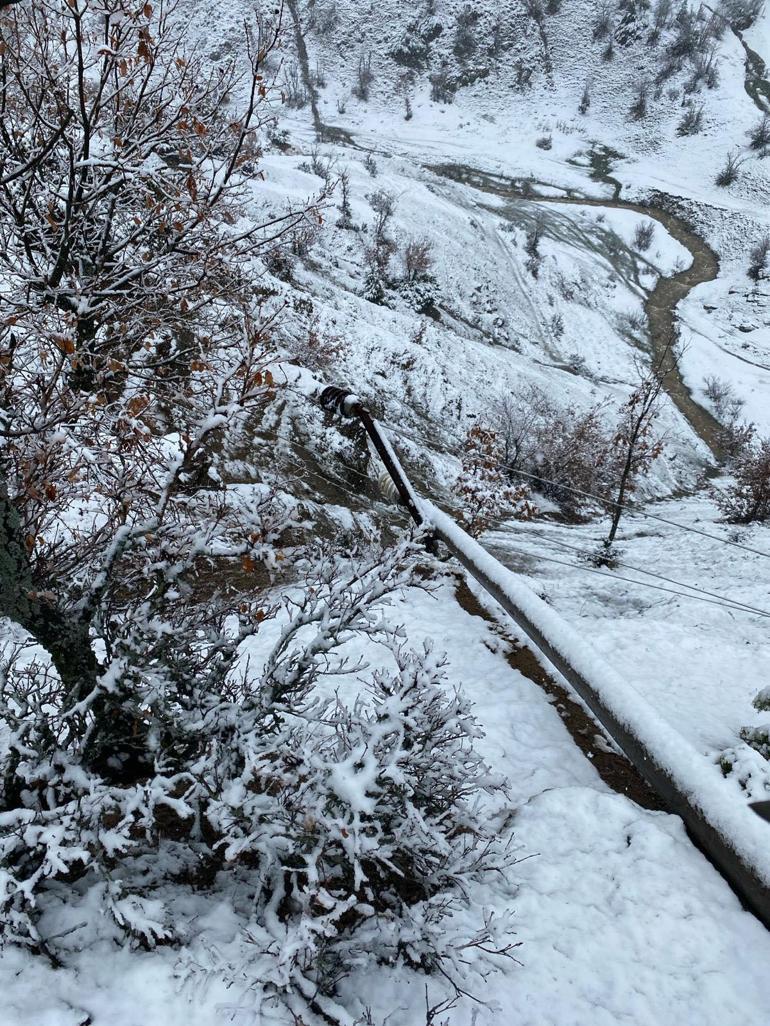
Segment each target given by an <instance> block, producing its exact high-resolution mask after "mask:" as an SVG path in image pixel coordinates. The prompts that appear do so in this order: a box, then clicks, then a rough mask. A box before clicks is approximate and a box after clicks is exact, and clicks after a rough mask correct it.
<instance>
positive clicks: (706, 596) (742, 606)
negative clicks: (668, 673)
mask: <svg viewBox="0 0 770 1026" xmlns="http://www.w3.org/2000/svg"><path fill="white" fill-rule="evenodd" d="M263 437H268V436H263ZM269 437H271V438H273V439H275V440H283V436H281V435H278V434H277V433H273V432H271V433H270V435H269ZM286 441H287V442H288V444H289V445H291V446H293V447H294V448H295V449H299V450H300V451H302V452H305V453H307V454H308V455H309V456H312V457H313V459H314V460H315V461H316V462H317V461H318V454H317V453H315V452H313V450H312V449H309V448H308V447H307V446H304V445H302V444H301V443H300V442H296V441H294V440H289V439H286ZM346 469H347V470H348V472H349V473H351V474H355V475H356V477H359V478H362V479H363V480H364V481H366V483H367V484H369V485H374V484H376V482H374V481H373V480H372V478H371V477H370V476H369V475H368V474H364V473H363V472H362V471H360V470H356V469H355V468H353V467H347V468H346ZM311 472H312V473H314V474H316V475H317V476H318V477H320V478H321V479H322V480H324V481H327V482H328V483H329V484H332V485H334V486H335V487H336V488H339V489H340V490H341V491H343V492H345V493H347V494H348V495H351V496H352V497H353V498H355V499H357V500H358V501H359V502H360V501H361V498H362V496H361V495H360V493H357V492H354V491H353V490H352V489H351V488H349V487H347V485H345V484H343V483H342V482H341V481H340V480H339V479H338V478H332V477H329V476H328V475H327V474H324V473H323V472H321V471H319V470H317V469H314V470H312V471H311ZM549 540H550V541H551V542H552V543H553V544H556V545H558V546H560V547H562V548H564V549H569V550H571V551H574V552H577V553H580V554H582V555H591V554H592V553H590V552H589V551H588V550H586V549H581V548H578V547H577V546H574V545H569V544H568V543H566V542H561V541H560V540H558V539H549ZM506 547H508V548H511V549H512V550H513V551H518V552H519V553H521V554H522V555H528V556H532V555H533V553H532V552H528V551H526V550H524V549H520V548H518V549H517V548H516V547H515V545H510V544H509V543H508V542H506ZM534 555H535V557H536V558H538V559H543V560H545V561H547V562H557V563H559V564H560V565H562V566H568V567H572V568H573V569H576V570H583V571H586V572H589V573H595V574H598V575H599V576H602V577H608V578H609V579H610V580H613V581H623V582H626V583H629V584H635V585H636V586H637V587H640V588H650V589H653V590H655V591H663V592H667V593H669V594H672V595H677V596H679V597H680V598H692V599H695V600H696V601H700V602H708V603H709V604H711V605H718V606H721V607H722V608H723V609H732V610H735V611H736V612H744V613H752V614H754V615H756V616H765V617H770V611H768V610H765V609H761V608H759V607H757V606H751V605H749V604H748V603H744V602H739V601H738V600H736V599H731V598H730V597H729V596H728V595H720V594H718V593H717V592H711V591H707V590H705V589H703V588H699V587H698V586H697V585H693V584H687V583H685V582H684V581H678V580H675V579H674V578H671V577H666V576H665V575H663V574H657V573H655V572H654V571H652V570H645V569H643V568H642V567H638V566H634V565H633V564H631V563H625V562H619V563H618V565H619V566H622V567H624V569H626V570H632V571H634V573H639V574H643V575H646V576H648V577H654V578H655V579H657V580H660V581H665V582H666V583H667V584H673V585H675V586H676V587H677V588H687V589H689V592H693V593H694V594H689V593H688V592H686V591H685V592H682V591H675V590H673V589H672V588H665V587H662V586H661V585H654V584H648V583H647V582H646V581H636V580H634V579H633V578H632V577H624V576H623V575H621V574H614V573H609V572H607V571H603V570H598V569H595V568H593V567H586V566H583V565H581V564H579V563H567V562H564V561H560V560H554V559H553V558H552V557H549V556H544V555H541V554H540V553H535V554H534Z"/></svg>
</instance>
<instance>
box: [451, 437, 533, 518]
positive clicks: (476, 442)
mask: <svg viewBox="0 0 770 1026" xmlns="http://www.w3.org/2000/svg"><path fill="white" fill-rule="evenodd" d="M502 463H503V449H502V443H501V442H500V440H499V438H498V435H497V433H496V432H495V431H493V430H491V429H490V428H485V427H481V425H478V424H476V425H474V426H473V427H472V428H471V429H470V431H469V432H468V434H467V436H466V439H465V446H464V448H463V455H462V470H461V472H460V475H459V476H458V478H457V480H456V481H455V483H454V485H453V486H452V491H453V492H454V494H455V495H456V496H457V497H458V499H459V500H460V503H461V512H460V520H461V523H462V525H463V527H464V528H465V530H466V531H467V532H468V533H469V534H470V535H471V536H472V537H473V538H478V537H479V536H480V535H481V534H483V533H484V531H486V530H487V528H488V527H490V526H491V525H492V523H493V522H494V521H495V520H496V519H497V518H499V517H501V516H504V515H509V516H510V515H513V516H518V517H520V518H527V517H530V516H532V515H533V514H534V512H535V507H534V505H533V504H532V503H531V502H530V501H529V495H530V490H529V487H528V486H527V485H526V484H517V485H512V484H510V483H509V482H508V480H507V478H506V473H505V470H504V468H503V467H501V464H502Z"/></svg>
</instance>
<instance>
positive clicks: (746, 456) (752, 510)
mask: <svg viewBox="0 0 770 1026" xmlns="http://www.w3.org/2000/svg"><path fill="white" fill-rule="evenodd" d="M730 469H731V472H732V476H733V481H732V483H731V484H729V485H727V486H725V487H722V488H718V489H715V490H714V493H713V494H714V498H715V500H716V503H717V505H718V506H719V508H720V510H721V511H722V513H723V514H724V516H725V519H726V520H728V521H729V522H730V523H733V524H751V523H754V522H756V521H765V520H767V519H768V518H769V517H770V438H758V437H757V436H756V434H755V433H754V431H753V430H752V429H749V430H748V433H747V436H746V438H745V444H744V445H743V447H742V449H741V451H740V452H739V453H738V455H737V456H736V457H735V459H734V461H733V463H732V465H731V468H730Z"/></svg>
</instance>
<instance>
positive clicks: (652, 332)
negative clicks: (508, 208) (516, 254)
mask: <svg viewBox="0 0 770 1026" xmlns="http://www.w3.org/2000/svg"><path fill="white" fill-rule="evenodd" d="M610 156H611V154H610V153H609V151H601V150H598V151H597V150H595V151H594V152H593V153H592V158H593V159H592V166H593V174H592V178H593V179H594V180H595V181H601V182H603V183H604V184H607V185H610V186H611V187H612V189H613V196H612V197H611V198H601V199H596V198H589V197H585V196H583V195H580V194H578V193H577V191H576V190H571V189H565V190H564V192H563V195H557V196H554V195H545V194H544V193H540V192H538V186H544V187H547V188H549V189H551V190H552V189H553V186H552V185H551V184H550V183H545V182H533V181H532V180H529V179H526V180H522V179H510V178H505V177H503V176H502V175H495V174H491V173H487V172H483V171H478V170H476V169H474V168H471V167H468V166H466V165H463V164H448V163H447V164H434V165H429V166H428V170H430V171H433V172H434V173H435V174H438V175H441V176H443V177H445V178H449V179H451V180H452V181H456V182H460V183H462V184H464V185H470V186H472V187H473V188H475V189H479V190H480V191H482V192H487V193H490V194H493V195H495V196H501V197H503V198H505V199H507V200H509V201H510V202H511V203H512V204H513V203H515V204H521V203H536V204H542V203H553V204H558V205H565V204H576V205H580V206H585V207H599V208H605V209H613V208H614V209H617V210H632V211H634V212H636V213H639V214H644V215H645V216H646V217H649V218H651V219H653V220H655V221H657V222H658V223H659V224H661V225H662V226H663V228H664V229H665V230H666V231H667V232H668V233H669V235H671V236H672V238H674V239H676V241H677V242H679V243H680V244H681V245H682V246H684V247H685V249H687V250H688V251H689V253H690V255H691V256H692V264H691V265H690V267H688V268H687V269H686V270H684V271H677V272H676V273H674V274H671V275H659V276H658V279H657V283H656V285H655V287H654V288H653V289H652V291H650V292H649V293H648V295H647V297H646V299H645V302H644V309H645V313H646V315H647V321H648V326H649V337H650V357H651V359H652V361H653V363H657V362H658V361H660V360H662V359H664V358H665V357H666V354H667V352H668V353H670V352H671V350H672V347H673V346H674V345H675V344H676V342H677V341H678V339H679V326H678V319H677V314H676V308H677V306H678V305H679V303H680V302H681V301H682V300H683V299H684V298H685V297H686V296H687V295H688V294H689V293H690V292H691V291H692V290H693V289H694V288H695V287H696V286H698V285H701V284H703V283H704V282H709V281H714V279H715V278H716V276H717V273H718V271H719V260H718V259H717V255H716V253H714V251H713V250H712V249H711V248H710V247H709V246H708V245H707V244H706V243H705V242H704V240H703V239H702V238H701V237H700V236H699V235H697V234H696V232H695V231H694V230H693V229H692V228H691V227H690V225H688V224H687V222H686V221H684V220H683V219H682V218H681V217H679V216H677V215H676V214H673V213H671V212H670V211H669V210H666V209H665V208H664V207H663V206H657V205H654V204H652V203H634V202H631V201H630V200H622V199H620V191H621V187H622V186H621V183H620V182H619V181H618V180H617V179H615V178H612V177H611V175H610V174H609V161H610ZM666 200H667V197H665V196H660V197H658V202H659V203H665V202H666ZM663 385H664V388H665V390H666V392H667V394H668V395H669V396H670V397H671V400H672V402H673V403H674V405H675V406H676V408H677V409H678V410H679V411H680V413H681V414H682V416H683V417H684V418H685V419H686V421H687V422H688V424H689V425H690V427H691V428H692V430H693V431H694V432H695V434H696V435H698V437H699V438H700V439H701V440H702V441H703V442H704V443H705V444H706V445H707V446H708V448H709V449H710V450H711V453H712V454H713V456H714V458H715V459H716V460H717V461H718V462H719V461H721V459H722V457H723V450H722V446H721V444H720V437H721V434H722V427H721V425H720V424H719V422H718V421H717V420H716V418H715V417H713V416H712V414H711V413H709V411H708V410H706V409H704V407H702V406H701V405H700V404H699V403H698V402H696V400H695V399H694V398H693V396H692V394H691V393H690V391H689V389H688V388H687V386H686V385H685V383H684V380H683V378H682V374H681V371H680V368H679V366H678V365H677V364H676V362H673V365H672V367H671V369H670V370H669V371H668V372H667V374H666V376H665V378H664V380H663Z"/></svg>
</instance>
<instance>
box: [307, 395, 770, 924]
mask: <svg viewBox="0 0 770 1026" xmlns="http://www.w3.org/2000/svg"><path fill="white" fill-rule="evenodd" d="M321 401H322V402H323V404H324V405H325V406H327V407H328V408H331V409H336V410H338V411H339V412H340V413H341V414H342V415H343V416H346V417H357V418H358V419H359V420H360V421H361V423H362V424H363V426H364V428H365V430H366V432H367V434H368V435H369V437H370V438H371V440H372V443H373V444H374V446H375V448H376V450H377V452H378V453H379V455H380V457H381V459H382V461H383V463H384V465H385V467H386V468H387V470H388V473H389V474H390V475H391V477H392V478H393V483H394V484H395V486H396V488H397V490H398V494H399V496H400V498H401V501H402V503H403V504H404V506H406V508H407V509H408V510H409V513H410V514H411V516H412V519H413V520H414V521H415V523H416V524H418V525H426V524H427V525H429V526H430V527H431V528H432V532H433V537H434V538H438V539H439V540H440V541H442V542H443V543H444V545H446V547H447V549H448V550H449V552H451V554H452V555H453V556H454V557H455V559H457V561H458V562H459V563H461V564H462V566H463V567H465V569H466V570H467V572H468V573H469V574H470V575H471V576H472V577H473V578H474V580H476V581H478V583H479V584H480V585H481V586H482V588H484V590H485V591H486V592H487V593H488V594H489V595H491V596H492V598H493V599H495V601H496V602H497V603H498V604H499V605H500V606H501V607H502V608H503V609H504V610H505V612H506V613H507V614H508V615H509V616H510V617H511V619H512V620H513V621H514V623H516V624H517V625H518V627H519V628H520V629H521V630H522V631H523V632H524V634H525V635H526V636H527V637H528V638H529V639H530V641H531V642H532V644H533V646H534V647H535V649H536V650H538V651H539V652H540V653H541V654H542V656H543V657H544V658H545V659H546V660H547V661H548V662H549V663H550V664H551V666H553V667H554V669H556V671H557V672H558V673H560V674H561V676H562V677H563V678H564V679H565V680H566V681H567V683H568V684H569V685H570V687H571V688H572V689H573V690H574V691H575V693H576V694H577V695H579V696H580V698H581V699H582V700H583V701H584V702H585V704H586V705H587V706H588V708H589V709H590V710H591V712H592V713H593V715H594V716H595V717H596V719H597V721H598V722H599V723H600V724H601V725H602V727H603V728H604V729H605V730H606V731H607V734H608V735H609V736H610V737H611V738H612V739H613V741H614V742H615V744H617V745H618V747H619V748H620V749H621V751H623V753H624V754H625V755H626V757H627V758H628V760H629V761H630V762H631V763H632V764H633V765H634V766H635V767H636V769H637V770H638V772H639V773H640V774H641V776H642V777H643V778H644V779H645V780H646V781H647V783H648V784H649V785H650V786H651V787H652V788H653V790H654V791H655V792H656V793H657V794H658V796H659V797H660V798H661V800H662V801H663V803H664V804H665V805H666V807H667V808H668V809H669V810H670V811H671V812H673V813H676V814H677V815H678V816H680V817H681V819H682V820H683V822H684V824H685V826H686V828H687V830H688V832H689V834H690V836H691V838H692V839H693V841H694V842H695V844H696V845H697V847H698V848H700V850H701V851H702V852H703V853H704V855H706V857H707V858H708V859H709V860H710V861H711V862H712V863H713V864H714V866H716V868H717V869H718V870H719V871H720V873H721V874H722V876H723V877H724V878H725V880H727V882H728V883H729V884H730V885H731V887H732V888H733V890H734V891H735V893H736V894H737V895H738V897H739V898H740V899H741V900H742V902H743V903H744V905H745V906H746V907H747V908H748V909H750V911H752V912H753V913H754V915H756V917H757V918H758V919H759V920H760V921H761V922H762V923H763V924H764V925H765V926H766V927H767V928H768V929H770V858H767V859H765V858H763V857H762V856H763V854H764V853H766V852H768V851H769V850H770V832H769V833H768V834H767V836H765V835H764V833H762V831H763V830H765V829H766V828H765V827H764V826H763V827H760V818H761V819H765V818H767V817H768V815H770V810H769V809H768V806H770V803H757V804H758V807H757V808H756V810H755V811H756V812H757V814H758V817H757V819H756V820H755V819H753V817H751V816H750V815H749V819H748V820H743V821H742V823H741V820H742V810H741V807H740V806H739V805H736V802H735V798H734V796H733V795H731V794H729V793H727V792H726V790H725V789H723V788H720V787H718V786H716V785H717V784H718V781H715V782H713V783H711V784H710V785H706V786H705V790H706V791H707V792H708V794H709V798H711V799H713V801H711V802H709V801H702V800H701V797H702V794H701V792H702V791H703V790H704V784H703V781H702V780H699V779H698V776H699V775H698V772H697V770H695V769H693V765H692V762H691V761H689V762H688V758H687V757H686V756H682V757H679V758H677V755H679V753H678V752H677V742H676V739H673V740H672V728H670V727H669V726H668V724H666V723H665V722H664V721H661V720H660V719H659V718H656V717H654V715H653V714H652V713H651V711H649V707H646V709H645V714H644V715H640V716H638V717H637V722H636V723H634V722H633V720H634V717H633V715H630V714H629V713H628V710H627V709H624V708H623V702H622V693H623V691H624V686H623V682H622V681H621V680H619V679H618V678H615V677H614V675H613V674H611V673H609V672H607V671H606V670H605V672H604V673H601V672H599V673H598V674H597V671H596V670H594V669H589V670H586V669H585V668H583V669H581V668H580V664H581V663H582V664H583V665H584V667H585V666H586V665H588V666H589V667H590V666H592V663H591V659H590V658H586V652H585V650H584V643H583V641H582V639H581V638H579V636H577V635H576V634H575V633H574V632H573V631H571V629H570V628H568V627H567V626H566V625H564V624H562V623H559V624H558V628H557V627H556V623H555V617H556V614H555V613H554V611H553V610H551V609H550V608H549V607H548V606H547V605H546V603H544V602H543V601H542V599H539V598H538V597H537V596H536V595H535V594H534V593H533V592H531V591H530V590H529V589H526V591H525V590H524V588H523V587H522V585H521V584H519V583H518V581H517V580H516V577H515V575H514V574H513V573H512V572H511V571H509V570H507V569H506V568H505V567H503V566H502V564H500V563H499V562H497V561H493V560H492V557H491V556H490V555H489V554H488V553H487V552H486V551H485V550H484V549H483V548H482V547H481V546H480V545H479V544H478V542H476V541H475V540H474V539H472V538H470V536H468V535H467V534H466V533H465V532H464V531H462V530H461V529H460V528H459V527H458V526H457V525H456V524H455V523H454V522H453V521H452V520H451V519H450V518H449V517H447V516H446V514H444V513H442V512H441V511H440V510H438V509H437V508H436V507H434V506H432V505H431V504H430V503H427V502H421V500H420V499H419V498H418V497H417V495H416V493H415V491H414V489H413V488H412V486H411V484H410V482H409V479H408V478H407V476H406V474H405V473H404V470H403V468H402V467H401V464H400V462H399V459H398V456H397V455H396V454H395V452H394V451H393V448H392V446H391V445H390V443H389V442H388V440H387V438H385V436H384V434H383V433H382V432H381V431H380V428H379V425H378V424H377V422H376V421H375V420H374V418H373V417H372V416H371V415H370V414H369V412H368V411H367V410H366V409H365V407H364V406H363V405H362V404H361V401H360V400H359V399H358V397H357V396H356V395H354V394H352V393H349V392H346V391H344V390H343V389H339V388H331V387H330V388H327V389H325V390H324V392H323V394H322V396H321ZM514 583H515V585H516V587H513V584H514ZM517 589H518V591H520V592H521V596H520V597H521V599H522V600H521V601H519V602H517V601H516V600H515V598H514V597H513V596H512V592H513V591H515V590H517ZM525 606H526V607H528V609H529V611H527V609H525V608H524V607H525ZM536 621H539V622H536ZM544 625H546V626H544ZM557 637H558V638H560V642H558V641H557V640H556V638H557ZM565 638H568V639H569V644H566V643H565V640H564V639H565ZM565 647H569V648H570V650H571V653H572V655H571V657H570V655H568V654H567V653H566V652H565V651H564V648H565ZM576 653H580V654H581V656H582V658H579V657H578V656H577V655H576ZM616 685H617V686H616ZM641 701H642V700H641V699H638V702H641ZM637 704H638V703H637ZM656 720H657V721H656ZM651 721H652V726H651ZM645 728H646V729H645ZM645 733H646V734H647V735H649V736H647V737H645V736H644V735H645ZM677 737H678V735H677ZM679 740H680V741H681V747H682V748H685V747H689V746H688V744H687V742H686V741H685V740H684V739H679ZM656 747H657V748H658V749H661V748H663V749H666V748H667V750H668V753H669V756H670V757H671V761H672V762H676V763H678V772H674V769H673V768H672V766H671V765H666V761H665V759H663V758H662V757H661V756H660V754H659V752H657V753H656V751H655V749H656ZM700 758H701V757H700V756H699V754H698V753H695V752H693V759H694V760H698V759H700ZM688 779H689V781H690V786H688V783H687V781H688ZM698 785H700V787H699V786H698ZM744 808H745V811H746V813H748V809H749V808H751V807H750V806H749V807H744ZM720 823H721V828H720ZM730 823H733V824H735V825H736V827H737V825H738V824H739V823H741V825H742V826H744V827H745V828H746V832H747V835H749V836H750V837H751V840H752V841H753V842H754V843H753V851H752V852H745V851H742V850H741V849H740V846H739V845H738V844H736V843H735V841H734V838H732V837H731V836H730V829H729V824H730ZM738 832H739V831H738Z"/></svg>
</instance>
